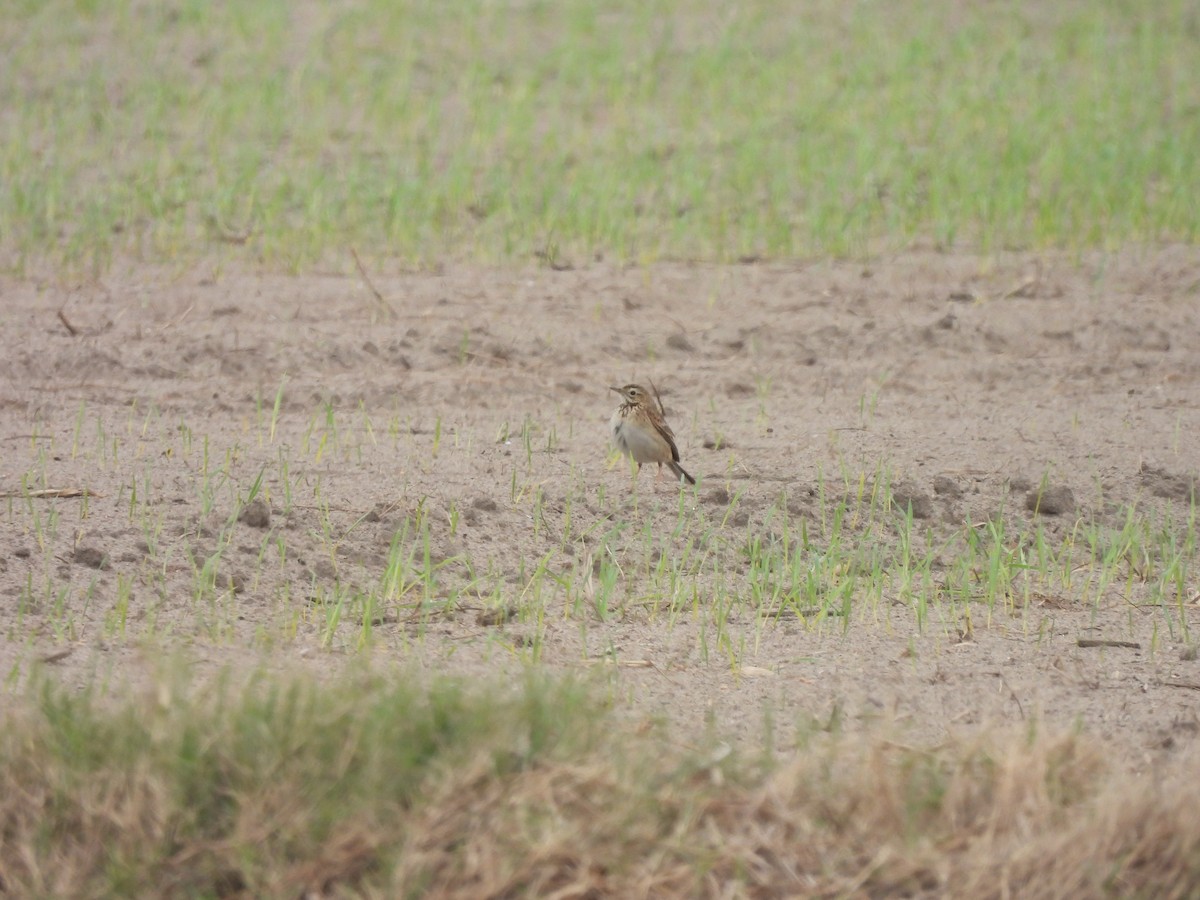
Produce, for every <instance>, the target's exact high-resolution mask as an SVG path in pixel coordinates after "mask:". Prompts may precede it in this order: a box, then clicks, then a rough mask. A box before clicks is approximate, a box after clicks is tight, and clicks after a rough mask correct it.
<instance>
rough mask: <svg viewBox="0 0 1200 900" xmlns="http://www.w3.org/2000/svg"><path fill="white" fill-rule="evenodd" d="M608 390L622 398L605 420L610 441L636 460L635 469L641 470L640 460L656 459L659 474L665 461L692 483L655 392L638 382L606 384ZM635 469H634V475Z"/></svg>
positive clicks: (684, 479)
mask: <svg viewBox="0 0 1200 900" xmlns="http://www.w3.org/2000/svg"><path fill="white" fill-rule="evenodd" d="M609 390H613V391H616V392H617V393H618V394H620V395H621V399H622V401H623V402H622V403H621V405H620V406H619V407H617V411H616V412H614V413H613V415H612V420H611V421H610V422H609V426H610V427H611V428H612V436H613V443H614V444H616V445H617V449H618V450H620V451H621V452H622V453H624V454H625V455H626V456H628V457H630V458H632V459H633V461H634V462H636V463H637V464H638V467H637V473H640V472H641V471H642V463H648V462H656V463H658V472H659V475H661V474H662V467H663V465H664V464H665V465H666V466H667V468H668V469H670V470H671V472H672V473H673V474H674V475H675V477H676V478H680V479H682V480H683V481H686V482H687V483H688V484H695V483H696V479H695V478H693V477H692V476H691V475H689V474H688V473H687V472H685V471H684V469H683V466H681V465H680V464H679V448H678V447H676V446H675V433H674V432H673V431H671V426H669V425H668V424H667V422H666V420H665V419H664V418H663V413H662V404H661V403H660V402H659V401H658V400H657V393H658V392H657V391H655V395H656V396H655V397H652V396H651V395H650V392H649V391H647V390H646V389H645V388H644V387H642V386H641V385H640V384H627V385H625V386H624V387H610V388H609ZM637 473H634V478H635V479H636V478H637Z"/></svg>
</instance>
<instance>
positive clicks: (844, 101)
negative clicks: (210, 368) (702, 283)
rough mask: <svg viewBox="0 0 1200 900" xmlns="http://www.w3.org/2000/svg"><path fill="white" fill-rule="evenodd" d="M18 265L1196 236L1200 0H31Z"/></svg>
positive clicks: (4, 44)
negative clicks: (351, 251)
mask: <svg viewBox="0 0 1200 900" xmlns="http://www.w3.org/2000/svg"><path fill="white" fill-rule="evenodd" d="M0 57H2V59H3V61H2V62H0V128H2V129H3V135H4V140H3V142H2V144H0V260H2V261H3V264H4V266H5V267H6V268H7V269H9V270H10V271H11V270H16V271H18V272H19V271H25V270H27V269H28V268H29V267H30V266H34V265H44V264H51V265H60V266H61V265H66V266H70V267H76V268H93V269H99V270H102V269H104V268H105V267H107V266H108V265H109V264H111V262H112V261H113V260H114V259H115V258H124V257H132V258H134V259H140V260H148V261H163V260H174V259H179V258H183V259H189V258H194V257H197V256H207V255H213V254H216V255H218V256H220V257H222V258H226V257H228V258H241V259H244V260H247V261H253V262H255V263H259V264H261V263H266V264H267V265H270V266H277V267H282V268H290V269H294V270H301V269H305V268H311V267H313V266H317V265H327V264H329V263H330V262H331V261H335V260H336V261H337V262H336V263H335V264H336V265H345V264H346V259H347V256H346V250H347V249H348V248H351V247H354V248H357V250H358V251H359V252H360V253H362V254H364V255H369V256H372V257H375V258H387V259H398V260H402V261H404V262H405V263H406V264H413V265H425V264H435V263H438V262H442V261H446V260H452V259H466V260H471V261H478V262H487V263H495V262H509V261H518V262H524V261H528V260H530V259H532V258H534V257H535V256H539V255H540V256H541V257H543V258H550V259H554V258H562V259H568V260H572V261H574V262H581V261H586V260H587V259H591V258H596V257H604V258H609V259H617V260H621V261H632V262H647V261H652V260H655V259H662V258H699V259H709V260H717V261H724V260H734V259H739V258H745V257H766V258H774V257H798V256H801V257H803V256H823V255H833V256H846V255H851V256H853V255H858V254H866V253H870V252H875V251H878V250H884V249H903V248H905V247H909V246H914V245H918V246H936V247H942V248H966V249H978V250H985V251H986V250H990V249H997V248H1044V247H1067V248H1083V247H1112V246H1118V245H1122V244H1127V243H1131V242H1133V243H1159V242H1178V241H1183V242H1190V241H1194V240H1195V239H1196V237H1197V234H1198V228H1197V222H1198V220H1200V203H1197V185H1200V78H1197V71H1198V69H1197V60H1200V6H1198V5H1197V4H1196V3H1194V2H1191V0H1164V2H1161V3H1155V4H1147V3H1137V2H1120V0H1100V2H1083V0H1078V2H1076V0H1067V2H1061V3H1049V2H999V0H997V2H967V0H933V2H918V0H901V2H875V0H860V2H834V0H814V2H810V3H785V2H782V0H751V2H747V3H741V4H736V5H731V4H727V3H724V2H715V0H694V2H682V0H649V2H647V0H639V2H627V0H617V2H610V3H598V2H594V0H562V2H537V0H533V2H515V0H514V2H494V0H464V2H459V3H433V2H391V0H357V2H329V3H324V2H315V0H302V2H290V0H289V2H283V0H261V2H253V3H251V2H231V3H209V2H201V0H174V2H166V3H151V2H145V0H48V2H47V0H10V2H9V3H7V4H6V14H5V15H4V16H3V17H2V18H0Z"/></svg>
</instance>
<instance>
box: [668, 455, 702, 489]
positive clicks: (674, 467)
mask: <svg viewBox="0 0 1200 900" xmlns="http://www.w3.org/2000/svg"><path fill="white" fill-rule="evenodd" d="M667 467H668V468H669V469H670V470H671V473H672V474H673V475H674V476H675V477H676V478H682V479H683V480H684V481H686V482H687V483H688V484H695V483H696V479H695V478H693V477H692V476H691V475H689V474H688V473H687V472H685V471H683V466H681V465H680V464H679V463H677V462H675V461H674V460H672V461H671V462H669V463H667Z"/></svg>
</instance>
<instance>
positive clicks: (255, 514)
mask: <svg viewBox="0 0 1200 900" xmlns="http://www.w3.org/2000/svg"><path fill="white" fill-rule="evenodd" d="M238 521H239V522H241V523H242V524H243V525H249V526H250V527H251V528H268V527H270V525H271V505H270V504H269V503H267V501H266V500H264V499H262V497H257V498H255V499H254V500H251V501H250V502H249V503H247V504H246V507H245V508H244V509H243V510H242V511H241V512H240V513H239V514H238Z"/></svg>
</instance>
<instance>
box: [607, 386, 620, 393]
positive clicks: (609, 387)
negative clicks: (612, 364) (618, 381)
mask: <svg viewBox="0 0 1200 900" xmlns="http://www.w3.org/2000/svg"><path fill="white" fill-rule="evenodd" d="M608 389H609V390H610V391H616V392H617V393H618V394H619V393H621V389H620V388H619V387H613V386H612V385H611V384H610V385H609V386H608Z"/></svg>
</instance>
